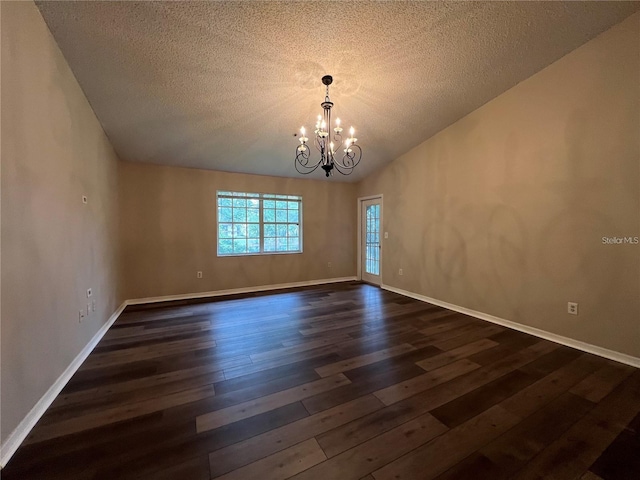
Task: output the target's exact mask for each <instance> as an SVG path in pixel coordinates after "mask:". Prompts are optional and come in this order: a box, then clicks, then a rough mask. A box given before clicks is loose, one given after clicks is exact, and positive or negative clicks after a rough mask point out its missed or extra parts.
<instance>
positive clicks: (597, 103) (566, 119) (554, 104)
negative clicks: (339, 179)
mask: <svg viewBox="0 0 640 480" xmlns="http://www.w3.org/2000/svg"><path fill="white" fill-rule="evenodd" d="M639 61H640V14H635V15H633V16H632V17H630V18H628V19H627V20H625V21H624V22H622V23H621V24H619V25H617V26H616V27H614V28H613V29H611V30H609V31H607V32H605V33H603V34H602V35H600V36H599V37H597V38H595V39H594V40H592V41H590V42H589V43H587V44H585V45H583V46H582V47H580V48H578V49H577V50H575V51H573V52H572V53H570V54H568V55H567V56H565V57H564V58H562V59H560V60H559V61H557V62H556V63H554V64H552V65H551V66H549V67H548V68H546V69H544V70H542V71H541V72H539V73H537V74H536V75H534V76H533V77H531V78H529V79H528V80H526V81H524V82H522V83H520V84H519V85H517V86H516V87H514V88H512V89H511V90H509V91H507V92H506V93H504V94H503V95H500V96H499V97H497V98H496V99H494V100H493V101H491V102H489V103H488V104H486V105H484V106H483V107H481V108H480V109H478V110H476V111H475V112H473V113H472V114H470V115H468V116H467V117H465V118H463V119H462V120H460V121H458V122H456V123H455V124H453V125H451V126H450V127H449V128H447V129H445V130H444V131H442V132H440V133H439V134H437V135H436V136H434V137H432V138H431V139H429V140H427V141H426V142H424V143H422V144H421V145H419V146H418V147H416V148H415V149H413V150H411V151H410V152H408V153H407V154H405V155H403V156H402V157H400V158H398V159H397V160H396V161H394V162H393V163H392V164H391V165H390V166H388V167H386V168H385V169H383V170H382V171H380V172H377V173H376V174H374V175H372V176H370V177H368V178H367V179H365V180H364V181H363V182H361V184H360V186H359V196H364V195H371V194H376V193H384V209H385V210H384V230H386V231H388V232H389V239H388V240H387V241H386V242H385V244H384V246H383V272H384V273H383V274H384V278H383V283H385V284H387V285H391V286H394V287H397V288H401V289H405V290H408V291H411V292H415V293H419V294H422V295H426V296H429V297H432V298H436V299H439V300H443V301H446V302H450V303H453V304H456V305H459V306H464V307H467V308H471V309H474V310H478V311H481V312H485V313H489V314H492V315H495V316H498V317H502V318H504V319H508V320H512V321H516V322H519V323H522V324H525V325H529V326H532V327H537V328H541V329H543V330H546V331H549V332H553V333H556V334H560V335H564V336H567V337H571V338H574V339H577V340H580V341H584V342H588V343H590V344H594V345H598V346H602V347H605V348H609V349H613V350H616V351H619V352H623V353H626V354H630V355H634V356H636V357H640V245H630V244H622V245H603V243H602V237H603V236H607V237H611V236H618V237H623V236H640V139H639V133H640V65H639ZM399 268H403V270H404V276H398V269H399ZM568 301H575V302H578V303H579V315H578V316H577V317H576V316H571V315H568V314H567V313H566V311H567V302H568Z"/></svg>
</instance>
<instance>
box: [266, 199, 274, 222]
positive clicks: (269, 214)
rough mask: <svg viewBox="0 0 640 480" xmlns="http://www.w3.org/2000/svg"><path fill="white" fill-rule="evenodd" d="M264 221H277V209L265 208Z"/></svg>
mask: <svg viewBox="0 0 640 480" xmlns="http://www.w3.org/2000/svg"><path fill="white" fill-rule="evenodd" d="M265 203H266V202H265ZM264 221H265V222H275V221H276V211H275V210H271V209H266V208H265V209H264Z"/></svg>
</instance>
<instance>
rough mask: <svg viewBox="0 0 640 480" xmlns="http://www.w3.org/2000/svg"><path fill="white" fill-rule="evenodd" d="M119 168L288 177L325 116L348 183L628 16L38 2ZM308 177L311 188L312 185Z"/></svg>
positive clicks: (429, 6)
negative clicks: (329, 116)
mask: <svg viewBox="0 0 640 480" xmlns="http://www.w3.org/2000/svg"><path fill="white" fill-rule="evenodd" d="M37 4H38V7H39V9H40V11H41V12H42V15H43V17H44V19H45V21H46V22H47V24H48V26H49V28H50V30H51V32H52V34H53V36H54V37H55V39H56V41H57V43H58V45H59V46H60V48H61V50H62V52H63V54H64V55H65V57H66V59H67V61H68V63H69V65H70V66H71V68H72V70H73V72H74V74H75V76H76V77H77V79H78V81H79V83H80V85H81V87H82V88H83V90H84V92H85V94H86V96H87V98H88V99H89V102H90V103H91V105H92V107H93V109H94V111H95V113H96V115H97V116H98V119H99V120H100V122H101V123H102V125H103V127H104V130H105V132H106V133H107V135H108V136H109V138H110V140H111V142H112V144H113V146H114V148H115V149H116V151H117V153H118V155H119V156H120V158H121V159H123V160H129V161H138V162H151V163H156V164H166V165H177V166H185V167H195V168H204V169H214V170H225V171H233V172H245V173H256V174H266V175H278V176H298V173H296V171H295V169H294V166H293V157H294V153H295V148H296V146H297V145H298V142H297V139H296V138H294V137H293V134H294V133H297V132H298V130H299V128H300V126H301V125H306V127H307V129H310V128H311V127H312V126H313V124H314V123H315V118H316V117H317V115H318V114H319V113H320V111H321V108H320V102H321V101H322V100H323V98H324V87H323V85H322V84H321V82H320V79H321V77H322V76H323V75H325V74H331V75H333V77H334V84H333V85H332V87H331V99H332V100H333V102H334V103H335V107H334V117H335V116H339V117H340V118H341V119H342V120H343V123H344V124H345V125H346V126H347V127H348V126H350V125H354V126H355V128H356V130H357V136H358V138H359V143H360V144H361V146H362V148H363V150H364V156H363V160H362V162H361V164H360V166H359V167H358V168H357V170H356V171H355V172H354V174H353V175H352V176H350V177H346V178H341V176H340V175H336V176H335V177H334V179H335V180H352V181H357V180H359V179H361V178H363V176H365V175H367V174H369V173H371V172H372V171H373V170H375V169H377V168H379V167H380V166H382V165H384V164H385V163H386V162H390V161H392V160H393V159H395V158H397V157H398V156H399V155H401V154H403V153H404V152H406V151H408V150H409V149H411V148H412V147H414V146H416V145H417V144H419V143H420V142H422V141H424V140H425V139H427V138H429V137H430V136H432V135H434V134H435V133H437V132H438V131H440V130H442V129H443V128H445V127H447V126H448V125H450V124H451V123H453V122H455V121H456V120H458V119H460V118H461V117H463V116H464V115H466V114H468V113H469V112H471V111H473V110H475V109H476V108H478V107H479V106H481V105H482V104H484V103H486V102H487V101H489V100H491V99H492V98H494V97H496V96H498V95H499V94H500V93H502V92H504V91H505V90H507V89H509V88H510V87H512V86H514V85H515V84H517V83H518V82H520V81H522V80H524V79H526V78H528V77H529V76H531V75H532V74H534V73H536V72H537V71H539V70H541V69H542V68H544V67H545V66H547V65H549V64H550V63H552V62H554V61H555V60H557V59H559V58H560V57H562V56H563V55H565V54H567V53H568V52H570V51H571V50H573V49H575V48H577V47H578V46H580V45H582V44H583V43H585V42H587V41H588V40H590V39H592V38H593V37H595V36H596V35H598V34H599V33H601V32H603V31H604V30H606V29H608V28H610V27H611V26H613V25H614V24H616V23H618V22H620V21H622V20H623V19H624V18H625V17H627V16H629V15H630V14H632V13H633V12H634V11H636V10H638V8H639V7H640V4H638V3H636V2H556V1H554V2H495V1H488V2H405V1H392V2H369V1H366V2H363V1H359V2H324V1H323V2H312V1H306V2H305V1H301V2H292V1H273V2H258V1H247V2H230V1H215V2H162V1H155V2H151V1H143V2H128V1H126V2H97V1H94V2H75V1H73V2H51V1H46V2H37ZM322 175H323V173H322V172H321V171H320V170H318V171H316V172H315V173H314V174H313V176H315V177H317V178H322Z"/></svg>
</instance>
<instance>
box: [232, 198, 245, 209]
mask: <svg viewBox="0 0 640 480" xmlns="http://www.w3.org/2000/svg"><path fill="white" fill-rule="evenodd" d="M233 206H234V207H246V206H247V201H246V200H245V199H244V198H234V199H233Z"/></svg>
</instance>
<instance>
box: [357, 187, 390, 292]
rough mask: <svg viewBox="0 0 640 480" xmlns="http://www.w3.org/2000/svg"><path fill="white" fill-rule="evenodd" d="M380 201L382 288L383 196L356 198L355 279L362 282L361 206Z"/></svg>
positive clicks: (380, 194)
mask: <svg viewBox="0 0 640 480" xmlns="http://www.w3.org/2000/svg"><path fill="white" fill-rule="evenodd" d="M377 198H379V199H380V286H382V250H383V248H382V247H383V245H384V242H383V240H384V229H383V228H382V227H383V225H384V222H383V219H384V206H383V194H382V193H379V194H377V195H367V196H366V197H358V249H357V252H358V271H357V275H356V276H357V278H358V280H360V281H362V204H363V202H366V201H367V200H375V199H377Z"/></svg>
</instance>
